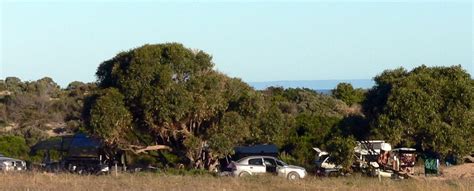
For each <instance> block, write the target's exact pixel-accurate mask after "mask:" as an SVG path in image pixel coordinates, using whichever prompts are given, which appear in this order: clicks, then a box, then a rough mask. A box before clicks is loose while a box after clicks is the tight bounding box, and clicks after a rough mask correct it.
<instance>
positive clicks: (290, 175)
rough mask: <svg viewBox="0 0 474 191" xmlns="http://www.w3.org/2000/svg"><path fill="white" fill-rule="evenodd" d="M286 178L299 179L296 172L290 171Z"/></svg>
mask: <svg viewBox="0 0 474 191" xmlns="http://www.w3.org/2000/svg"><path fill="white" fill-rule="evenodd" d="M288 179H289V180H299V179H300V175H299V174H298V173H296V172H290V173H289V174H288Z"/></svg>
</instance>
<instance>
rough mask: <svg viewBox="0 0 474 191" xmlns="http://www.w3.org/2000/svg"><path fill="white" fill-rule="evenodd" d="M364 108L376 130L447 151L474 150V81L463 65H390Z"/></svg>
mask: <svg viewBox="0 0 474 191" xmlns="http://www.w3.org/2000/svg"><path fill="white" fill-rule="evenodd" d="M375 82H376V86H375V87H374V88H372V89H371V90H370V91H369V94H368V97H367V100H366V103H365V106H364V110H365V112H366V114H367V116H368V117H369V119H371V126H372V130H373V133H374V135H375V136H377V137H379V138H385V139H386V140H388V141H389V142H391V143H392V144H395V145H399V146H408V147H416V148H417V149H419V151H422V152H436V153H439V154H441V155H446V154H448V153H457V154H459V155H462V154H466V153H469V152H473V148H474V139H473V137H474V81H473V80H472V78H471V76H470V75H469V74H468V73H467V72H466V71H465V70H463V69H462V68H461V67H460V66H452V67H426V66H420V67H417V68H415V69H413V70H412V71H409V72H408V71H406V70H404V69H396V70H387V71H385V72H383V73H382V74H381V75H379V76H377V77H375Z"/></svg>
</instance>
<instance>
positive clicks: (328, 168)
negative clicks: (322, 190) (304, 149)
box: [313, 147, 342, 176]
mask: <svg viewBox="0 0 474 191" xmlns="http://www.w3.org/2000/svg"><path fill="white" fill-rule="evenodd" d="M313 150H314V151H316V157H315V161H314V162H315V164H316V174H317V175H321V176H339V174H340V171H341V169H342V167H341V165H336V164H335V163H333V162H332V160H331V157H330V156H329V153H328V152H326V151H322V150H321V149H319V148H316V147H315V148H313Z"/></svg>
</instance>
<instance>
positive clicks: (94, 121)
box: [90, 88, 132, 144]
mask: <svg viewBox="0 0 474 191" xmlns="http://www.w3.org/2000/svg"><path fill="white" fill-rule="evenodd" d="M131 124H132V115H131V113H130V112H129V111H128V110H127V108H126V107H125V103H124V96H123V95H122V94H121V93H120V92H119V91H118V90H117V89H115V88H107V89H104V90H102V91H101V92H100V95H98V97H97V98H96V100H95V103H94V105H93V107H92V108H91V110H90V127H91V131H92V132H93V133H94V134H96V135H99V136H100V137H102V138H103V139H104V141H106V142H108V143H110V144H120V143H121V142H126V141H127V140H124V139H123V136H124V135H125V134H127V133H128V132H129V130H130V129H131Z"/></svg>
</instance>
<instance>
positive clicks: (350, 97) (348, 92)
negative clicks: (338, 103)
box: [332, 83, 365, 106]
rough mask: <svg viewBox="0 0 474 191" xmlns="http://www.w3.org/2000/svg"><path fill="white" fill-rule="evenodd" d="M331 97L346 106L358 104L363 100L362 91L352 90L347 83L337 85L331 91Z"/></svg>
mask: <svg viewBox="0 0 474 191" xmlns="http://www.w3.org/2000/svg"><path fill="white" fill-rule="evenodd" d="M332 95H333V96H334V97H335V98H337V99H340V100H342V101H344V102H345V103H346V104H347V105H349V106H351V105H353V104H356V103H357V104H360V103H362V101H363V100H364V98H365V95H364V90H362V89H354V87H352V85H351V84H349V83H339V84H338V85H337V87H336V88H335V89H334V90H332Z"/></svg>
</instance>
